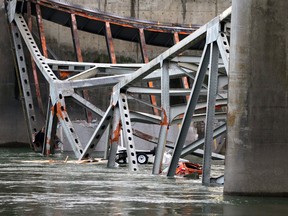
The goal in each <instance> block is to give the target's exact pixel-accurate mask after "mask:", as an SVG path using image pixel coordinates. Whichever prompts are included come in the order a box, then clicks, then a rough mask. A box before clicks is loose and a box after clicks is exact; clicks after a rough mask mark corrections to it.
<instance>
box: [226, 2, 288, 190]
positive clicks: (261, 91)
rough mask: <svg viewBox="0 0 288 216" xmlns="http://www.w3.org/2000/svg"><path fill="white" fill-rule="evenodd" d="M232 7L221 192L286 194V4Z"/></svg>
mask: <svg viewBox="0 0 288 216" xmlns="http://www.w3.org/2000/svg"><path fill="white" fill-rule="evenodd" d="M232 8H233V9H232V10H233V11H232V28H231V29H232V32H231V55H230V74H229V76H230V77H229V79H230V80H229V100H228V120H227V126H228V147H227V152H226V168H225V169H226V170H225V186H224V193H225V194H235V195H261V196H262V195H264V196H266V195H267V196H278V195H279V196H287V195H288V182H287V178H288V169H287V164H288V157H287V152H288V136H287V119H288V99H287V92H288V82H287V72H288V67H287V65H288V64H287V62H288V56H287V47H288V44H287V43H288V41H287V35H288V28H287V8H288V1H287V0H279V1H263V0H243V1H237V0H236V1H233V5H232Z"/></svg>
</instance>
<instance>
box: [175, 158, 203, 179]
mask: <svg viewBox="0 0 288 216" xmlns="http://www.w3.org/2000/svg"><path fill="white" fill-rule="evenodd" d="M175 174H176V175H179V176H184V177H185V176H187V175H191V174H198V175H202V166H201V165H199V164H196V163H192V162H181V161H180V162H179V163H178V166H177V168H176V171H175Z"/></svg>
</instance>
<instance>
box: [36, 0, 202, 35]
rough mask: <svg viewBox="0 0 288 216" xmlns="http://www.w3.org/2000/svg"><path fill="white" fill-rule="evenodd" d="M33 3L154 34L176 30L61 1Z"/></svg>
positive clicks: (184, 28) (184, 30) (183, 30)
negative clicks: (140, 27)
mask: <svg viewBox="0 0 288 216" xmlns="http://www.w3.org/2000/svg"><path fill="white" fill-rule="evenodd" d="M31 2H32V3H35V4H36V3H37V4H40V5H41V6H44V7H47V8H50V9H53V10H57V11H63V12H65V13H74V14H75V15H77V16H81V17H84V18H87V19H91V20H97V21H102V22H107V21H109V22H110V24H114V25H119V26H123V27H128V28H139V26H142V28H145V30H149V31H154V32H167V33H170V32H172V31H173V30H175V25H173V24H171V23H160V24H159V23H158V22H152V21H147V20H145V21H143V20H139V19H135V18H127V17H119V16H113V15H111V14H107V13H103V12H101V11H92V10H91V9H89V10H87V9H86V8H84V7H79V6H76V5H73V4H70V3H68V2H65V3H64V2H61V1H50V0H31ZM200 26H201V25H192V26H191V25H189V26H188V25H180V24H179V25H178V26H177V29H178V33H179V34H183V35H188V34H191V33H192V32H194V31H195V30H197V29H198V28H199V27H200Z"/></svg>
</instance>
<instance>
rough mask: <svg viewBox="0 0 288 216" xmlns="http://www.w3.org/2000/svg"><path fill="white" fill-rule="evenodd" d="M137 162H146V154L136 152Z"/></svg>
mask: <svg viewBox="0 0 288 216" xmlns="http://www.w3.org/2000/svg"><path fill="white" fill-rule="evenodd" d="M137 162H138V163H139V164H147V163H148V156H147V155H146V154H145V153H139V154H137Z"/></svg>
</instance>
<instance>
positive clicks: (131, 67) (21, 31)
mask: <svg viewBox="0 0 288 216" xmlns="http://www.w3.org/2000/svg"><path fill="white" fill-rule="evenodd" d="M23 2H24V3H25V4H24V3H23ZM53 4H60V3H59V2H55V1H47V0H46V1H44V0H43V1H34V0H32V1H27V2H26V1H16V0H13V1H9V2H8V7H7V11H8V14H9V21H10V23H11V25H10V26H11V35H12V39H13V45H14V50H15V57H16V62H17V68H18V75H19V81H20V83H21V89H22V92H23V97H24V104H25V111H26V112H25V115H26V119H27V124H28V128H29V135H30V139H31V143H32V138H33V134H34V133H35V132H36V131H37V130H39V128H37V121H36V117H35V116H36V114H35V109H34V104H33V100H32V92H31V84H30V83H31V81H30V80H29V76H28V73H29V72H30V71H29V70H28V69H27V67H26V60H25V56H24V50H23V49H24V45H23V43H22V40H23V41H24V43H25V45H26V46H27V48H28V50H29V53H30V54H31V59H32V61H31V62H32V69H33V70H32V71H33V75H34V76H33V77H34V83H35V88H36V92H37V94H40V89H39V86H38V78H37V72H36V67H37V68H38V70H39V72H40V73H41V74H42V75H43V77H44V78H45V81H46V82H47V83H48V86H49V102H48V107H47V109H46V120H45V142H44V144H45V145H44V148H43V154H44V155H49V154H50V153H51V152H53V146H54V142H55V138H54V137H55V134H56V131H57V124H58V123H59V124H60V125H61V127H62V128H63V132H64V133H65V135H66V137H67V143H64V144H65V145H70V146H71V147H72V149H73V151H74V153H75V156H76V157H77V158H78V159H79V160H82V159H88V158H94V157H96V156H95V147H96V146H97V144H98V143H99V140H100V139H101V138H102V136H103V135H104V132H105V131H106V130H107V131H108V135H109V136H107V137H105V138H104V139H105V140H106V144H107V147H106V148H107V150H108V154H107V157H108V166H110V167H113V166H114V164H115V156H116V150H117V146H118V145H119V142H120V134H121V136H122V138H123V141H124V144H125V146H126V148H127V154H128V162H129V170H130V171H137V170H138V165H137V160H136V152H135V143H134V135H133V134H136V133H137V131H136V130H135V129H134V128H133V126H132V123H131V122H145V123H149V124H155V125H159V127H160V132H159V136H158V137H154V140H153V139H152V138H151V139H150V141H152V142H156V143H157V149H156V155H155V162H154V166H153V171H152V172H153V174H159V173H160V170H161V168H162V167H161V162H162V158H163V154H164V151H165V146H166V147H167V146H168V147H172V148H174V152H173V157H172V161H171V164H170V166H169V171H168V176H174V173H175V169H176V166H177V163H178V161H179V158H180V157H181V156H186V155H188V154H190V153H193V152H197V153H198V154H201V153H202V154H203V157H204V166H203V168H204V170H203V171H204V172H203V183H204V184H209V183H210V167H211V156H212V150H211V143H212V142H213V139H215V138H216V137H218V136H220V135H221V134H223V133H225V131H226V126H225V124H224V125H222V126H220V127H218V128H216V129H215V130H214V127H213V125H214V120H215V119H225V118H226V115H225V113H223V112H217V113H215V106H225V105H226V104H227V92H225V91H224V90H223V89H222V88H221V86H220V85H219V83H220V82H219V80H218V78H219V77H221V79H222V78H223V77H224V78H223V80H224V84H227V74H228V71H229V70H228V63H229V40H228V39H229V30H230V28H229V27H230V17H231V8H229V9H227V10H226V11H225V12H223V13H222V14H221V15H219V16H217V17H215V18H214V19H213V20H211V21H210V22H208V23H207V24H205V25H203V26H201V27H199V28H197V29H196V27H194V28H193V29H190V30H189V31H188V30H187V31H186V33H185V34H188V33H189V36H187V37H185V38H181V40H179V35H178V32H177V31H179V32H180V30H181V29H177V28H176V27H175V28H174V29H173V28H172V27H169V28H164V27H161V28H159V27H158V30H159V34H160V33H163V31H166V34H168V33H169V34H171V35H173V37H174V43H175V44H174V45H173V46H172V47H170V48H169V49H167V50H166V51H165V52H163V53H162V54H160V55H159V56H158V57H156V58H155V59H152V60H151V61H149V60H148V57H147V54H146V50H145V45H146V42H145V40H146V41H147V38H145V35H144V33H143V31H144V30H143V29H145V26H140V24H139V23H136V21H135V20H134V21H133V22H132V21H131V20H124V21H125V22H127V23H130V25H131V26H132V27H133V28H134V29H136V30H137V32H138V33H137V34H139V41H138V42H139V43H140V44H141V47H142V54H143V60H144V64H116V57H115V53H114V51H113V50H114V48H113V40H112V34H111V28H110V22H114V24H115V22H116V21H115V20H114V21H113V20H112V18H111V17H110V18H109V19H110V22H108V21H105V19H104V18H105V17H104V18H103V17H102V18H101V19H100V18H99V17H98V18H97V19H96V18H95V17H97V16H95V14H94V15H93V13H92V12H91V11H90V12H91V13H89V16H88V15H87V14H86V15H85V16H83V17H85V19H88V20H89V19H90V20H91V21H93V22H94V21H95V22H103V26H104V25H105V28H106V33H103V32H102V31H99V34H104V35H105V36H106V39H107V46H108V52H109V55H110V57H111V64H101V63H87V62H82V61H83V59H82V55H81V49H80V47H79V37H78V33H77V19H76V17H78V20H80V18H79V17H81V16H82V15H83V14H82V13H83V11H84V9H83V8H81V10H80V9H79V8H78V9H77V8H72V9H73V10H70V12H68V10H66V9H67V8H69V7H71V6H69V5H67V4H64V6H63V5H62V7H61V8H60V7H59V11H58V12H59V13H64V14H65V15H67V14H68V16H70V18H71V26H70V27H71V28H72V33H73V41H74V45H75V53H76V54H77V59H78V62H68V61H59V60H53V59H50V58H49V57H48V55H49V54H48V51H47V46H46V41H45V35H44V31H43V25H42V24H41V23H42V16H41V12H42V14H43V13H44V14H45V17H47V16H48V15H47V14H48V12H47V11H48V10H52V9H51V8H53V10H57V8H55V7H49V5H53ZM23 7H25V8H27V10H26V12H27V17H28V18H27V22H28V24H27V22H26V20H25V19H24V16H23V13H21V12H23V10H19V8H22V9H23ZM17 8H18V9H17ZM31 8H32V10H31ZM45 8H46V9H45ZM47 8H48V9H47ZM41 9H42V11H41ZM70 9H71V8H70ZM46 10H47V11H46ZM15 11H16V12H15ZM31 11H32V13H31ZM50 12H51V11H50ZM56 12H57V11H56ZM56 12H55V11H52V12H51V13H56ZM33 13H34V14H36V15H37V19H38V26H39V32H40V44H41V47H42V52H41V51H40V49H39V48H38V46H37V43H36V41H35V40H34V37H33V35H32V33H31V28H32V25H31V14H33ZM81 14H82V15H81ZM50 17H53V16H50ZM93 17H94V18H93ZM83 19H84V18H83ZM118 19H120V18H118ZM118 21H119V20H118ZM124 21H123V20H122V24H123V22H124ZM127 23H125V25H124V24H123V26H125V28H127ZM135 23H136V24H137V25H136V24H135ZM150 24H151V23H150ZM63 25H66V24H65V23H64V24H63ZM119 26H121V25H119ZM137 26H138V28H137ZM139 26H140V27H139ZM149 26H151V25H149ZM132 27H131V28H132ZM119 28H120V27H119ZM109 29H110V30H109ZM183 29H184V28H183ZM183 29H182V30H183ZM132 30H133V29H132ZM176 30H177V31H176ZM182 30H181V31H182ZM146 31H147V32H148V31H149V29H146ZM147 34H148V33H147ZM147 34H146V35H147ZM179 34H180V33H179ZM121 35H122V34H121ZM121 37H122V39H127V37H126V38H125V36H123V35H122V36H120V35H119V38H121ZM127 40H129V39H127ZM148 41H149V40H148ZM151 41H153V40H152V39H151V40H150V42H151ZM155 41H156V40H154V42H153V43H156V42H155ZM151 43H152V42H151ZM193 49H197V50H198V51H199V50H201V51H202V55H201V56H195V55H192V54H191V52H190V51H191V50H193ZM192 53H193V52H192ZM59 68H67V70H69V71H70V72H73V75H72V76H70V77H69V78H66V79H60V77H59V76H58V75H57V73H56V71H57V70H58V69H59ZM175 77H177V78H181V79H182V81H183V85H182V88H177V89H175V88H171V87H170V82H171V81H170V80H171V79H172V78H175ZM205 79H207V80H208V81H207V84H205V82H204V80H205ZM155 80H158V82H159V84H160V85H159V86H160V88H156V87H153V83H152V82H154V81H155ZM188 81H189V82H190V86H189V82H188ZM142 82H144V83H150V85H148V86H149V87H150V88H146V87H143V85H139V83H142ZM185 83H186V84H185ZM221 83H223V82H221ZM101 86H110V87H113V90H112V92H111V101H110V105H109V106H108V108H107V109H106V110H101V109H100V108H98V107H97V106H96V105H95V104H93V102H91V101H89V99H88V98H87V95H86V94H85V92H86V91H87V90H91V89H94V88H97V87H101ZM222 86H223V84H222ZM133 95H149V96H150V98H151V101H150V102H149V103H148V102H147V101H145V102H144V101H141V97H139V98H137V99H136V98H135V97H134V96H133ZM199 95H207V97H206V96H205V98H206V102H205V101H204V102H202V103H199V100H198V99H199ZM171 96H178V97H180V96H181V97H183V96H184V97H185V98H186V100H187V101H186V103H185V104H178V105H177V104H176V105H173V106H171V101H170V98H171ZM156 97H158V98H160V104H157V102H156V100H155V98H156ZM37 98H38V107H39V108H40V110H44V109H43V104H42V101H41V99H39V97H37ZM68 98H69V99H73V101H75V102H76V103H77V104H80V105H81V106H82V107H84V108H85V109H86V110H87V121H91V118H92V114H93V115H97V116H98V117H99V118H100V119H101V120H100V122H99V124H98V126H97V128H96V129H95V131H94V133H93V134H92V136H91V137H90V139H89V141H88V143H81V142H80V139H79V135H78V134H77V132H76V130H75V128H74V126H73V124H72V121H71V119H70V114H71V113H69V112H68V111H67V109H66V100H67V99H68ZM153 98H154V99H153ZM135 101H137V102H140V103H143V104H144V105H148V107H150V108H151V107H152V108H153V109H154V112H153V113H152V114H151V112H147V113H145V112H143V111H142V112H140V111H137V110H134V111H133V112H132V111H130V109H129V107H130V105H131V104H133V102H135ZM203 108H204V110H206V112H202V113H199V112H198V113H197V114H196V113H195V111H196V110H198V111H200V110H203ZM203 119H205V125H206V126H205V137H204V138H203V139H199V140H197V141H195V142H193V143H191V144H189V145H186V146H184V143H185V140H186V137H187V133H188V129H189V127H190V125H191V122H192V121H198V120H203ZM176 123H177V124H180V125H181V126H180V129H179V133H178V136H177V139H176V142H175V143H174V145H173V144H169V142H167V134H168V132H169V126H171V125H172V124H176ZM137 134H138V135H139V132H138V133H137ZM143 137H144V136H143ZM203 145H204V151H203V150H201V149H200V147H202V146H203ZM215 157H218V158H219V157H221V156H219V155H218V156H217V155H216V156H215Z"/></svg>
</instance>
